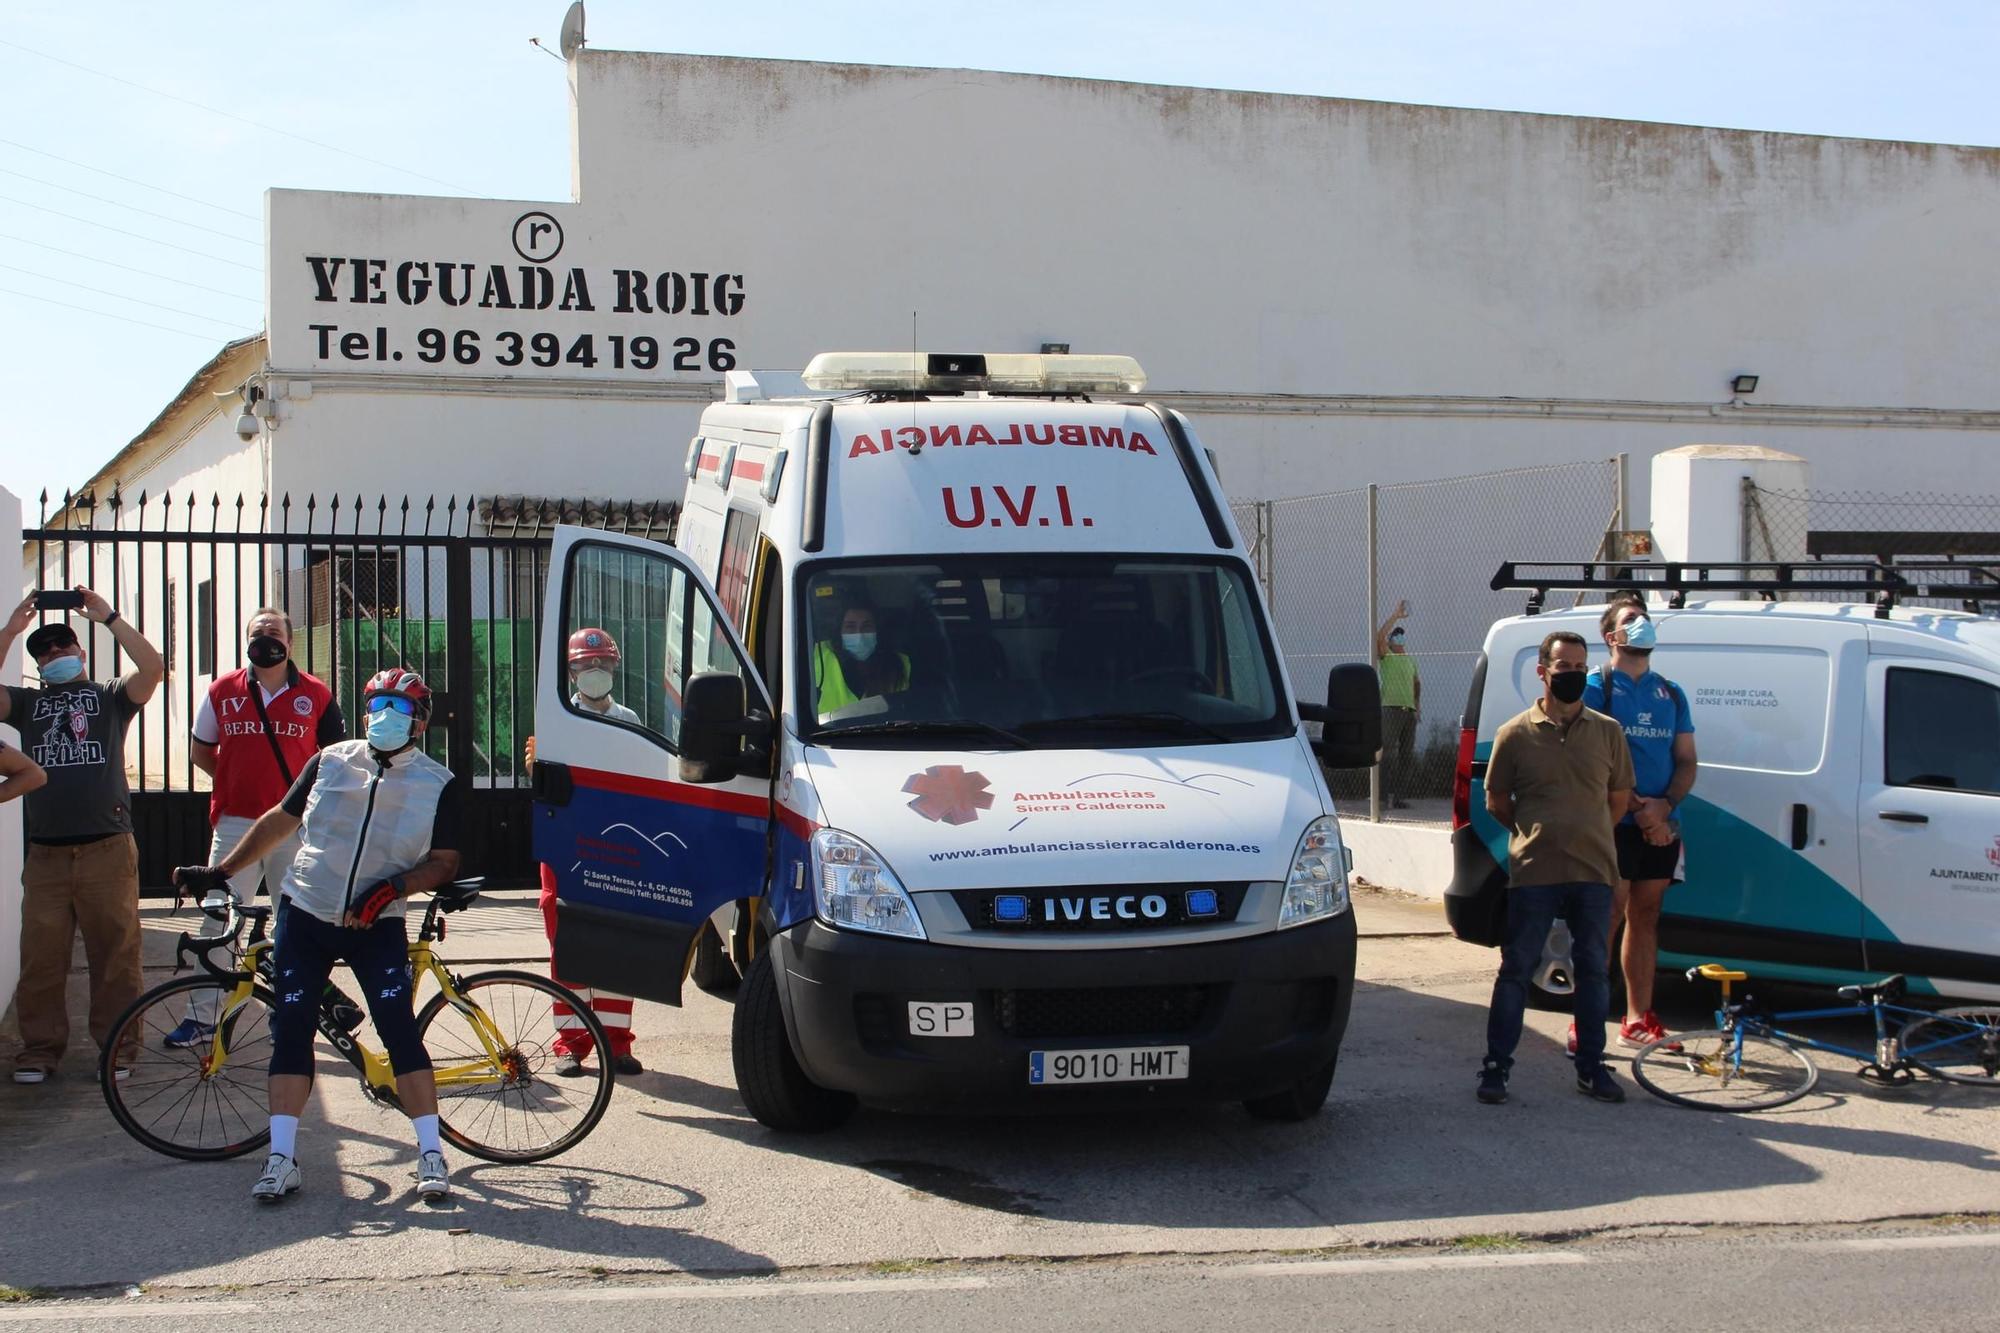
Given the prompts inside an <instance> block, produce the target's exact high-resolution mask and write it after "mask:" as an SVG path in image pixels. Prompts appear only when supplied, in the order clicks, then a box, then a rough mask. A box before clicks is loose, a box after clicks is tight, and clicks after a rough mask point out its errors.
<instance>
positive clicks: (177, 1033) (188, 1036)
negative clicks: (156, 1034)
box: [160, 1018, 215, 1051]
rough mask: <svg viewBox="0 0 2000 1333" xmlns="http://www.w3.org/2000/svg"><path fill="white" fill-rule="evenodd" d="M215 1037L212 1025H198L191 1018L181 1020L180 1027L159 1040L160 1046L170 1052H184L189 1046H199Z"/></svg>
mask: <svg viewBox="0 0 2000 1333" xmlns="http://www.w3.org/2000/svg"><path fill="white" fill-rule="evenodd" d="M214 1037H215V1025H214V1024H213V1023H199V1022H196V1021H195V1020H194V1019H192V1018H183V1019H182V1020H181V1021H180V1025H179V1026H178V1027H176V1028H175V1029H174V1030H173V1031H172V1032H169V1033H168V1034H167V1035H166V1036H164V1037H162V1038H160V1045H162V1046H164V1047H166V1048H167V1049H168V1050H170V1051H184V1050H186V1049H187V1048H188V1047H190V1046H200V1045H202V1044H204V1043H205V1042H208V1041H211V1040H213V1039H214Z"/></svg>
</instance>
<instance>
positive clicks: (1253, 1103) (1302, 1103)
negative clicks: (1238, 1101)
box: [1243, 1054, 1340, 1122]
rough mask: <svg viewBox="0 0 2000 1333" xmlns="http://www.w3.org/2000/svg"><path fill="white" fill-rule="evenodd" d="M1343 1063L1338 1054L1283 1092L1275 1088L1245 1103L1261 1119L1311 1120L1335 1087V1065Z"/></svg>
mask: <svg viewBox="0 0 2000 1333" xmlns="http://www.w3.org/2000/svg"><path fill="white" fill-rule="evenodd" d="M1339 1063H1340V1056H1339V1055H1338V1054H1335V1056H1334V1057H1333V1059H1331V1060H1328V1061H1327V1062H1326V1064H1325V1065H1323V1066H1321V1067H1320V1068H1319V1069H1316V1070H1314V1071H1313V1072H1312V1073H1310V1074H1307V1075H1306V1076H1305V1077H1304V1078H1302V1079H1300V1080H1299V1081H1298V1082H1296V1083H1294V1084H1292V1086H1291V1087H1289V1088H1286V1089H1285V1090H1284V1091H1283V1092H1274V1093H1272V1094H1271V1095H1270V1096H1268V1097H1252V1098H1251V1099H1250V1100H1249V1101H1246V1102H1244V1103H1243V1109H1244V1110H1246V1111H1248V1112H1249V1113H1250V1114H1251V1116H1252V1117H1254V1118H1255V1119H1258V1120H1280V1121H1287V1122H1291V1121H1299V1120H1310V1119H1312V1118H1313V1117H1314V1116H1316V1115H1318V1114H1319V1108H1320V1107H1322V1106H1325V1105H1326V1095H1327V1093H1329V1092H1331V1091H1332V1090H1333V1070H1334V1066H1336V1065H1338V1064H1339Z"/></svg>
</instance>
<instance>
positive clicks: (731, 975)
mask: <svg viewBox="0 0 2000 1333" xmlns="http://www.w3.org/2000/svg"><path fill="white" fill-rule="evenodd" d="M688 976H689V977H690V978H691V979H692V980H693V981H694V984H695V986H696V987H697V988H698V989H699V990H701V991H703V992H704V993H706V994H709V995H722V996H730V995H734V994H736V988H737V987H738V986H740V985H742V984H743V978H742V977H741V976H739V975H737V972H736V964H734V963H732V962H730V961H729V950H728V948H726V947H725V946H724V945H723V943H722V937H721V936H720V935H718V934H716V933H715V927H714V925H712V924H704V925H703V926H702V928H701V934H700V936H698V937H697V938H696V940H695V944H694V967H693V969H692V970H691V971H690V972H689V973H688Z"/></svg>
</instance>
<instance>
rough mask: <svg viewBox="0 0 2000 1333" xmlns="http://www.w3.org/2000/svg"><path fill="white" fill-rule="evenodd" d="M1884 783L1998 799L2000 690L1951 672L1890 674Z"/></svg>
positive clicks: (1899, 671)
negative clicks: (1977, 793)
mask: <svg viewBox="0 0 2000 1333" xmlns="http://www.w3.org/2000/svg"><path fill="white" fill-rule="evenodd" d="M1888 695H1889V698H1888V715H1887V717H1886V718H1885V719H1884V728H1885V730H1884V734H1883V746H1882V750H1883V754H1884V756H1885V768H1886V769H1887V771H1886V772H1885V773H1884V774H1883V778H1882V780H1883V781H1884V782H1886V783H1888V784H1889V785H1890V786H1891V787H1942V788H1944V789H1946V790H1948V791H1969V792H1982V793H1986V794H1988V795H2000V690H1996V689H1994V688H1993V687H1992V686H1991V685H1988V684H1986V683H1985V682H1984V681H1977V680H1973V679H1971V678H1969V677H1966V676H1958V675H1953V674H1952V673H1950V672H1947V671H1914V670H1909V669H1907V668H1902V667H1897V668H1894V669H1892V670H1891V671H1890V672H1889V685H1888Z"/></svg>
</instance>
